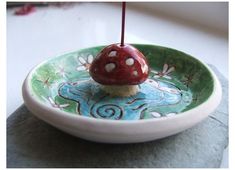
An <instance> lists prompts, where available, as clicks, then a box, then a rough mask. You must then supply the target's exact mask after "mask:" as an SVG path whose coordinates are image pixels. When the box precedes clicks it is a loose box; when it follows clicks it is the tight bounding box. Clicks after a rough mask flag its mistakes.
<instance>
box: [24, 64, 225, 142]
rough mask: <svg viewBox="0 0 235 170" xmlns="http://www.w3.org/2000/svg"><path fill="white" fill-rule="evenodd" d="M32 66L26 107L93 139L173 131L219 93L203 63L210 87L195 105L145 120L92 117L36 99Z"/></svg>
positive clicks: (193, 120)
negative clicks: (203, 97) (166, 115)
mask: <svg viewBox="0 0 235 170" xmlns="http://www.w3.org/2000/svg"><path fill="white" fill-rule="evenodd" d="M205 66H206V65H205ZM206 67H207V66H206ZM35 69H36V68H35ZM35 69H33V70H32V71H31V73H30V74H29V75H28V76H27V78H26V80H25V82H24V85H23V89H22V92H23V98H24V101H25V105H26V106H27V108H28V109H29V110H30V111H31V112H32V113H33V114H34V115H36V116H37V117H38V118H40V119H42V120H44V121H45V122H47V123H49V124H51V125H53V126H54V127H57V128H58V129H60V130H62V131H64V132H67V133H69V134H71V135H74V136H77V137H80V138H83V139H87V140H91V141H96V142H104V143H136V142H145V141H151V140H155V139H160V138H163V137H166V136H170V135H173V134H176V133H178V132H181V131H183V130H186V129H188V128H190V127H192V126H194V125H195V124H197V123H198V122H200V121H202V120H203V119H204V118H206V117H207V116H208V115H209V114H210V113H211V112H213V111H214V110H215V109H216V107H217V106H218V105H219V103H220V100H221V97H222V89H221V85H220V83H219V81H218V79H217V77H216V76H215V74H214V73H213V71H212V70H211V69H210V68H209V67H207V69H208V70H209V71H210V72H211V74H212V76H213V79H214V89H213V92H212V94H211V96H210V97H209V98H208V99H207V100H206V101H205V102H204V103H202V104H200V105H199V106H197V107H196V108H193V109H190V110H188V111H186V112H183V113H181V114H178V115H175V116H172V117H162V118H156V119H147V120H131V121H127V120H103V119H95V118H90V117H85V116H80V115H73V114H69V113H66V112H64V111H61V110H56V109H55V108H52V107H49V106H47V105H45V104H43V103H42V102H40V101H38V100H37V99H36V97H34V94H33V92H32V89H31V87H30V79H31V74H32V72H34V70H35Z"/></svg>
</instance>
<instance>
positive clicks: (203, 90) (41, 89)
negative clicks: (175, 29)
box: [30, 45, 213, 120]
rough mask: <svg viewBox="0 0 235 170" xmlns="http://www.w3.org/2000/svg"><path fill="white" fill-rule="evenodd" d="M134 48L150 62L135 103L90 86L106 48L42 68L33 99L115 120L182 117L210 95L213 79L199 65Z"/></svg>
mask: <svg viewBox="0 0 235 170" xmlns="http://www.w3.org/2000/svg"><path fill="white" fill-rule="evenodd" d="M134 46H135V47H136V48H137V49H139V50H140V51H142V52H143V54H144V55H145V56H146V57H147V59H148V61H149V65H150V68H151V70H150V74H149V77H148V79H147V81H146V82H145V83H143V84H141V89H142V91H140V93H138V94H137V95H136V96H133V97H132V98H124V99H121V98H112V99H111V98H110V97H109V96H105V94H104V92H103V91H102V90H101V89H100V88H99V87H98V86H97V85H96V84H95V83H94V82H92V81H90V79H91V78H90V76H89V72H88V70H89V67H90V64H91V62H92V60H94V56H96V55H97V54H98V53H99V51H100V50H101V49H102V48H103V47H94V48H88V49H83V50H80V51H76V52H72V53H69V54H65V55H62V56H59V57H55V58H52V59H51V60H48V61H47V62H45V63H43V64H41V65H40V66H39V67H38V68H37V69H36V70H35V71H34V72H33V73H32V78H31V81H30V82H31V83H30V84H31V88H32V89H33V93H34V95H35V96H37V98H38V99H39V101H40V102H42V103H44V104H46V105H48V106H49V107H53V108H55V109H60V110H63V111H66V112H68V114H77V115H83V116H89V117H94V118H99V119H115V120H116V119H121V120H137V119H150V118H160V117H165V116H174V115H176V114H183V112H184V111H187V110H190V109H192V108H195V107H197V106H198V105H200V104H201V103H203V102H205V101H206V100H207V99H208V97H209V96H210V95H211V93H212V91H213V78H212V76H211V74H210V72H209V71H208V70H207V68H206V67H205V66H204V65H203V64H202V63H201V62H200V61H198V60H196V59H195V58H192V57H191V56H189V55H187V54H185V53H182V52H180V51H177V50H174V49H169V48H165V47H160V46H152V45H134ZM104 96H105V97H104ZM107 105H109V106H111V107H107ZM116 113H121V116H120V114H119V116H115V115H116Z"/></svg>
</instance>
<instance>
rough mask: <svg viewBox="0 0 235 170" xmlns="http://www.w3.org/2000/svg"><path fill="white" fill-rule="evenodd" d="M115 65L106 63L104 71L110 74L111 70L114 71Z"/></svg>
mask: <svg viewBox="0 0 235 170" xmlns="http://www.w3.org/2000/svg"><path fill="white" fill-rule="evenodd" d="M115 67H116V65H115V64H114V63H108V64H106V65H105V70H106V71H107V72H111V71H112V70H113V69H115Z"/></svg>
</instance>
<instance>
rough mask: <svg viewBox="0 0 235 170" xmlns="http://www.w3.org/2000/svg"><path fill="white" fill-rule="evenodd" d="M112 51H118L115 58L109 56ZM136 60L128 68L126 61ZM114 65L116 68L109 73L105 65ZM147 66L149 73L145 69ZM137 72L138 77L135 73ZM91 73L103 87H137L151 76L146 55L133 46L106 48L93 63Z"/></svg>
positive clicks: (110, 46)
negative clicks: (129, 59)
mask: <svg viewBox="0 0 235 170" xmlns="http://www.w3.org/2000/svg"><path fill="white" fill-rule="evenodd" d="M111 51H117V55H116V56H114V57H110V56H108V55H109V53H110V52H111ZM130 57H131V58H133V59H134V64H133V65H132V66H128V65H127V64H126V59H128V58H130ZM109 63H114V64H115V66H116V67H115V68H114V69H113V70H112V71H110V72H107V71H106V70H105V65H106V64H109ZM146 66H147V68H148V69H147V71H146V72H143V68H144V67H146ZM134 71H137V73H138V75H137V76H136V75H134V74H133V72H134ZM89 73H90V75H91V77H92V78H93V79H94V80H95V81H96V82H98V83H100V84H103V85H137V84H140V83H143V82H144V81H145V80H146V79H147V77H148V74H149V66H148V63H147V60H146V58H145V57H144V55H143V54H142V53H141V52H140V51H139V50H137V49H136V48H135V47H133V46H131V45H127V44H125V45H124V46H121V45H120V44H112V45H109V46H107V47H105V48H104V49H103V50H102V51H101V52H100V53H99V54H98V55H97V57H96V58H95V59H94V61H93V62H92V64H91V66H90V69H89Z"/></svg>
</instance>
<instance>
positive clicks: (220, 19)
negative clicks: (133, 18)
mask: <svg viewBox="0 0 235 170" xmlns="http://www.w3.org/2000/svg"><path fill="white" fill-rule="evenodd" d="M128 6H130V7H137V8H139V9H140V10H148V11H149V12H152V13H156V14H157V15H161V14H162V15H165V16H169V17H174V18H178V19H180V20H182V21H185V22H190V23H194V24H196V25H200V26H203V27H207V28H208V29H212V30H213V31H216V32H221V33H223V34H228V2H135V3H128Z"/></svg>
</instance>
